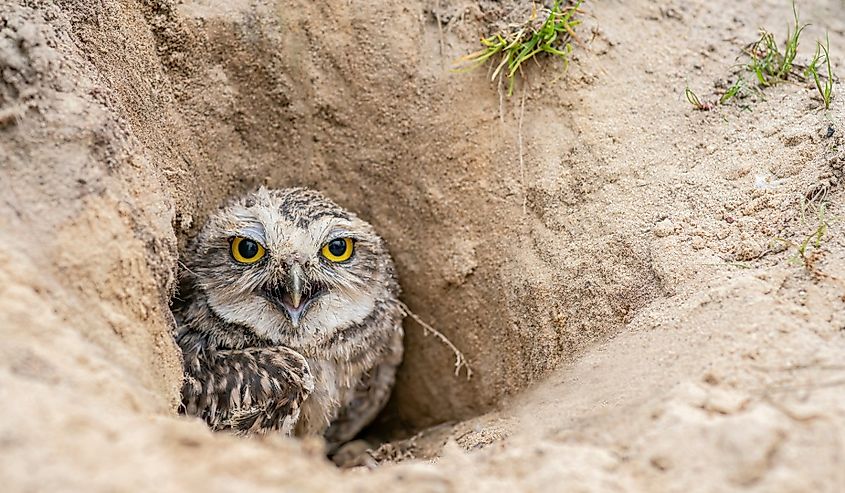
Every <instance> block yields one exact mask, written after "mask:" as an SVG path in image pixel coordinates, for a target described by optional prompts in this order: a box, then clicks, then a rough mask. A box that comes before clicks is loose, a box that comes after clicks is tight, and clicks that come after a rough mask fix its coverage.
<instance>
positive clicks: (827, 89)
mask: <svg viewBox="0 0 845 493" xmlns="http://www.w3.org/2000/svg"><path fill="white" fill-rule="evenodd" d="M822 64H824V65H825V68H826V69H827V75H826V76H822V75H820V74H819V66H820V65H822ZM804 76H805V77H807V78H808V79H810V78H811V79H813V82H814V83H815V84H816V89H818V91H819V96H821V98H822V102H823V103H824V109H826V110H829V109H830V100H831V99H832V98H833V81H834V78H835V76H834V75H833V68H832V67H831V65H830V37H829V36H825V42H824V44H822V42H821V41H818V42H817V43H816V54H815V55H813V59H812V60H811V61H810V64H809V65H807V68H806V70H804ZM822 78H824V82H822Z"/></svg>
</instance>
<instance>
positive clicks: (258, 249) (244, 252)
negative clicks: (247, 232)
mask: <svg viewBox="0 0 845 493" xmlns="http://www.w3.org/2000/svg"><path fill="white" fill-rule="evenodd" d="M263 256H264V247H263V246H261V245H259V244H258V242H255V241H252V240H250V239H249V238H241V237H236V238H234V239H233V240H232V257H234V259H235V260H237V261H238V262H240V263H242V264H254V263H256V262H258V261H259V260H261V257H263Z"/></svg>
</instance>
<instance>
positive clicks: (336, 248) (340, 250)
mask: <svg viewBox="0 0 845 493" xmlns="http://www.w3.org/2000/svg"><path fill="white" fill-rule="evenodd" d="M322 253H323V256H324V257H326V258H327V259H329V260H331V261H332V262H343V261H345V260H349V257H351V256H352V238H337V239H334V240H332V241H330V242H328V243H326V244H325V245H323V250H322Z"/></svg>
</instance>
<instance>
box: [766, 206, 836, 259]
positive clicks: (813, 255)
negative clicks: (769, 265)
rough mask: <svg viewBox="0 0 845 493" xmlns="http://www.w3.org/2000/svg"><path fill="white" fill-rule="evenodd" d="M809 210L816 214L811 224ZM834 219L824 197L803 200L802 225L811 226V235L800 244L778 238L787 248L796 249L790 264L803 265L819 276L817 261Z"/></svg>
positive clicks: (805, 237)
mask: <svg viewBox="0 0 845 493" xmlns="http://www.w3.org/2000/svg"><path fill="white" fill-rule="evenodd" d="M808 209H812V210H813V212H815V216H816V218H815V221H814V222H813V223H810V221H808V219H807V212H808ZM831 221H832V219H831V218H830V217H829V216H828V215H827V202H825V200H824V197H823V196H822V197H821V198H818V201H817V200H816V198H815V197H814V199H813V200H809V201H807V200H806V199H805V200H802V202H801V223H802V224H804V225H811V226H810V227H811V228H812V229H811V231H810V233H809V234H807V235H806V236H804V237H803V238H802V239H801V240H800V241H799V242H797V243H796V242H794V241H791V240H787V239H784V238H777V241H778V242H780V243H781V244H783V245H784V246H785V247H786V248H790V249H794V252H793V254H792V255H791V256H790V257H789V263H790V264H792V265H803V266H804V267H805V268H806V269H807V270H808V271H810V272H813V273H815V274H818V271H817V269H816V268H815V261H816V260H817V259H818V258H819V256H820V255H821V251H820V249H821V246H822V241H823V240H824V238H825V236H827V232H828V229H829V228H830V224H831Z"/></svg>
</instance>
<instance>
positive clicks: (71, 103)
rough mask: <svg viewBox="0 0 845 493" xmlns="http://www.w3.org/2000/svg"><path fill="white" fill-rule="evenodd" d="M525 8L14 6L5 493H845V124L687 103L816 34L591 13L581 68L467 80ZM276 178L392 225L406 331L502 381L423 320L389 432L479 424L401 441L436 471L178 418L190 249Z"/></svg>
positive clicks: (1, 467) (690, 18) (833, 117)
mask: <svg viewBox="0 0 845 493" xmlns="http://www.w3.org/2000/svg"><path fill="white" fill-rule="evenodd" d="M508 7H509V4H508V2H492V1H491V2H488V1H482V2H469V1H450V0H439V1H436V2H435V1H427V2H413V1H412V2H407V1H394V0H389V1H384V2H377V1H372V0H353V1H351V2H346V3H343V4H335V3H329V2H310V1H297V0H293V1H279V2H274V1H269V0H254V1H243V0H238V1H231V2H210V1H193V0H185V1H182V2H175V1H170V0H144V1H143V2H134V3H133V2H118V1H116V0H102V1H101V2H83V1H69V2H60V3H58V4H56V3H53V2H42V1H29V0H27V1H20V2H15V1H13V2H12V3H11V4H9V3H5V4H3V5H2V6H0V158H2V160H1V161H0V177H1V178H0V201H2V202H3V204H4V207H3V208H0V328H2V331H3V332H2V335H3V337H2V343H0V354H2V357H1V358H0V396H2V399H3V402H5V403H6V406H7V407H8V408H11V413H8V412H7V413H6V419H4V420H2V421H0V454H2V456H3V460H2V461H0V477H2V478H3V480H4V484H5V485H6V488H7V489H8V490H9V491H48V490H82V491H114V490H140V491H146V490H151V489H155V490H174V491H176V490H179V491H184V490H198V489H201V488H202V489H204V490H209V491H231V490H232V489H235V488H244V489H246V488H249V489H251V490H268V491H277V490H296V491H326V490H327V489H328V488H330V487H331V488H339V489H356V488H364V487H375V486H376V485H378V486H379V487H382V488H395V487H398V486H402V487H405V488H415V487H416V488H419V489H425V490H427V491H428V490H437V491H440V490H443V491H450V490H458V489H469V488H472V489H474V490H494V489H495V490H499V489H501V488H504V487H511V488H512V489H515V490H516V491H534V490H536V491H541V490H550V489H555V490H559V489H561V488H564V489H569V490H573V491H575V490H577V491H581V490H609V491H614V490H619V491H629V490H642V491H677V490H694V491H698V490H703V491H725V490H729V489H749V490H760V491H839V490H842V489H843V488H845V467H843V459H842V457H843V448H842V447H843V443H845V394H843V393H842V387H843V385H845V365H843V363H842V362H843V358H845V299H843V293H845V283H843V280H844V279H845V262H843V261H842V259H843V255H844V254H845V240H843V238H845V236H843V235H842V221H841V218H842V217H845V207H843V200H842V198H843V195H842V187H841V181H842V179H843V176H842V163H843V162H845V154H843V149H845V121H843V114H845V103H843V101H845V98H842V97H838V98H836V99H835V100H834V104H833V106H832V108H831V110H830V112H822V111H819V110H818V107H819V102H818V101H816V100H814V99H813V97H812V96H813V91H814V90H815V89H813V88H812V87H810V86H808V85H806V84H800V83H789V84H784V85H780V86H777V87H774V88H771V89H768V90H767V91H766V93H765V94H766V100H765V101H758V102H754V103H750V102H747V103H742V104H737V105H732V106H729V107H723V108H720V109H718V110H716V111H712V112H695V111H693V110H692V109H691V108H690V106H689V105H688V104H687V102H686V101H685V100H684V99H683V89H684V87H685V86H686V85H687V84H689V85H690V86H691V87H693V88H695V89H696V90H697V91H698V92H699V94H700V95H701V96H702V97H705V98H708V99H712V98H713V97H714V96H713V94H714V91H715V90H712V89H710V88H711V87H713V85H714V83H717V82H718V81H719V80H720V79H726V78H728V77H730V76H731V74H732V72H731V66H732V65H733V64H734V63H735V62H734V60H735V58H736V56H737V54H738V50H739V47H740V46H742V45H743V44H745V43H746V42H748V41H750V40H753V39H754V38H755V36H756V29H757V27H758V26H761V25H765V26H767V27H769V28H770V29H772V30H775V31H776V32H778V33H779V34H781V35H782V33H781V30H783V31H785V28H782V26H785V25H786V22H787V20H788V19H789V18H790V15H791V12H789V9H788V8H786V7H784V6H782V5H780V4H778V6H777V7H778V8H768V7H773V6H772V5H769V4H765V7H766V8H764V4H762V3H760V2H743V3H741V4H736V3H735V2H727V1H724V0H718V1H711V2H703V1H696V2H671V1H665V2H664V1H661V2H650V1H646V0H636V1H631V2H624V3H622V2H597V3H595V4H593V3H592V2H590V3H589V5H588V6H587V9H586V10H587V11H588V12H589V17H588V18H587V22H586V24H585V25H584V26H582V30H581V31H580V34H581V35H580V37H581V38H582V40H583V44H584V46H582V47H578V48H577V49H576V51H575V54H574V58H573V60H572V63H571V64H570V69H569V71H568V72H567V73H566V74H564V73H563V72H562V66H561V65H559V64H556V63H548V64H543V65H533V64H532V65H531V66H529V67H527V69H526V75H527V76H528V81H529V82H528V84H527V85H525V86H519V87H518V88H517V92H516V94H515V96H513V97H511V98H507V97H500V94H499V93H498V92H497V90H496V87H495V85H492V84H491V83H490V82H489V81H488V79H487V76H486V75H487V74H485V73H484V71H483V70H481V71H478V72H474V73H469V74H467V73H461V74H456V73H453V72H451V71H450V70H449V67H450V64H451V61H452V60H454V59H455V58H457V57H458V56H460V55H462V54H464V53H467V52H469V51H472V50H473V49H475V46H476V42H477V36H478V35H479V34H480V33H484V32H485V31H486V29H487V28H488V26H490V25H492V24H494V23H495V22H496V21H497V20H500V19H501V18H502V15H503V14H504V13H506V12H505V11H506V10H507V8H508ZM841 7H842V5H841V2H839V1H837V0H825V1H819V2H813V5H812V6H811V5H807V6H804V10H803V11H802V18H803V19H805V20H806V21H808V22H812V23H813V24H814V25H815V26H814V27H810V28H808V29H807V31H806V32H805V40H806V41H805V43H804V44H802V47H801V50H800V53H801V56H802V57H807V56H809V55H810V54H811V52H812V44H811V42H812V40H813V39H815V38H819V37H822V36H823V33H824V31H829V32H830V43H831V47H832V48H833V56H834V62H835V63H834V66H835V67H842V66H843V64H842V62H843V58H842V56H841V47H845V15H843V14H842V8H841ZM438 18H439V19H440V22H441V23H442V24H441V25H440V26H438V23H437V19H438ZM523 87H524V91H525V93H524V94H525V97H524V101H525V103H524V105H525V106H524V116H523V117H522V119H521V124H520V117H519V115H520V113H521V111H520V102H521V101H522V99H523V98H522V94H523V93H522V91H523ZM520 129H521V130H520ZM520 133H521V141H522V142H523V145H522V151H523V153H524V154H523V161H524V165H522V166H521V165H520V159H519V149H520V146H519V145H517V143H518V141H519V140H520V139H519V138H518V136H519V134H520ZM260 184H265V185H268V186H272V187H282V186H292V185H304V186H310V187H314V188H319V189H321V190H323V191H325V193H326V194H327V195H329V196H331V197H332V198H334V199H335V200H336V201H337V202H339V203H341V204H343V205H344V206H347V207H349V208H350V209H352V210H355V211H356V212H358V213H359V214H360V215H361V216H362V217H364V218H365V219H367V220H368V221H370V222H371V223H373V224H374V225H375V226H376V227H377V229H378V230H379V231H380V232H381V233H382V235H383V236H384V237H385V238H386V240H387V241H388V243H389V245H390V248H391V251H392V252H393V254H394V257H395V260H396V263H397V267H398V269H399V273H400V279H401V281H402V284H403V289H404V292H405V295H404V300H405V302H406V303H407V304H408V305H409V307H410V308H411V309H412V310H413V311H414V312H416V313H417V314H418V315H419V316H420V317H422V319H424V320H427V321H428V322H430V323H431V324H432V325H434V326H435V327H437V328H438V329H439V330H441V331H442V332H443V333H445V334H446V335H447V336H448V337H449V338H450V339H451V340H452V341H453V342H454V343H455V344H456V346H457V347H459V348H460V349H461V350H463V351H464V353H466V355H467V356H468V358H469V360H470V363H471V365H472V367H473V370H474V372H475V375H474V378H473V379H471V380H469V381H467V380H465V379H464V378H455V377H454V376H453V375H452V370H453V368H452V364H451V363H452V361H451V357H452V356H451V353H450V352H449V350H448V349H447V348H445V347H443V346H442V345H440V344H439V343H438V342H437V341H436V340H435V339H433V338H431V337H425V336H424V335H423V331H422V329H421V327H419V326H417V325H416V324H415V323H414V322H413V321H410V320H409V321H408V325H407V327H406V333H407V334H408V338H407V348H406V354H407V358H406V361H405V363H404V365H403V367H402V369H401V372H400V376H399V383H398V386H397V389H396V392H395V395H394V397H393V399H392V401H391V403H390V405H389V408H388V410H387V411H386V412H385V413H384V415H383V416H382V418H381V419H380V421H379V422H378V423H376V425H375V426H374V429H373V430H372V432H373V433H374V434H376V435H381V436H391V437H402V436H410V435H412V434H414V433H417V432H420V431H423V430H427V427H429V426H431V425H435V424H438V423H443V422H454V423H457V424H455V425H454V426H446V427H443V426H441V427H439V428H434V429H428V431H423V433H422V434H420V435H418V436H417V437H416V438H415V439H413V440H410V441H407V440H406V441H402V442H395V443H394V444H393V447H394V448H393V449H392V450H393V451H394V452H395V458H401V457H405V456H410V457H417V458H418V459H417V460H410V461H403V462H400V463H397V464H386V465H383V466H382V467H379V468H377V469H375V470H374V471H369V472H368V471H363V470H360V469H356V470H351V471H340V470H337V469H336V468H334V466H332V465H331V464H330V463H329V462H328V461H326V460H325V459H324V458H323V457H322V455H321V453H320V447H319V444H318V443H313V442H296V441H292V440H284V439H281V438H278V437H276V438H270V439H264V440H257V439H256V440H242V439H235V438H233V437H229V436H226V435H223V434H212V433H210V432H209V431H208V430H206V429H205V427H204V426H203V424H202V423H200V422H197V421H196V420H190V419H186V418H181V417H178V416H177V415H176V413H175V405H176V402H177V400H178V389H179V385H180V379H181V371H180V363H179V361H180V359H179V358H180V356H179V354H178V351H177V349H176V346H175V345H174V343H173V341H172V339H171V337H170V329H171V324H172V317H171V314H170V312H169V309H168V304H169V301H170V298H171V296H172V295H173V291H174V285H175V278H176V273H177V270H178V256H179V252H180V250H181V249H182V248H184V246H185V244H186V241H187V240H188V239H189V238H190V237H191V236H192V235H193V234H194V233H195V232H196V231H197V229H198V227H199V226H200V225H201V224H202V223H203V221H204V220H205V218H206V217H207V216H208V214H209V213H210V212H212V211H213V210H214V209H216V207H218V206H219V205H220V203H221V202H222V201H224V200H225V199H226V198H227V197H229V196H230V195H232V194H236V193H241V192H243V191H245V190H249V189H252V188H254V187H256V186H258V185H260ZM808 197H809V198H815V200H814V201H813V202H812V203H811V204H810V205H807V198H808ZM822 202H824V203H825V204H826V218H827V222H828V225H829V230H828V231H827V234H826V236H825V237H824V240H823V242H822V243H821V246H820V247H818V248H812V249H811V250H810V251H809V252H808V256H807V260H806V262H805V261H804V259H801V258H797V257H796V251H797V249H796V248H795V247H794V245H792V246H788V247H787V248H784V247H783V245H784V244H785V243H784V242H783V241H773V240H775V239H776V238H782V239H785V240H789V241H791V242H794V243H800V242H801V241H802V240H803V239H804V238H805V237H807V235H809V234H810V233H812V232H813V231H814V230H816V229H817V227H818V226H819V219H818V217H817V215H816V214H815V213H814V212H813V211H814V210H815V209H814V207H818V206H819V205H820V204H821V203H822ZM796 259H797V260H798V262H791V261H790V260H796ZM444 442H446V445H445V447H444V448H442V449H441V447H440V445H441V444H442V443H444ZM434 455H436V456H437V458H436V459H435V460H433V461H427V460H423V458H428V457H432V456H434Z"/></svg>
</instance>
